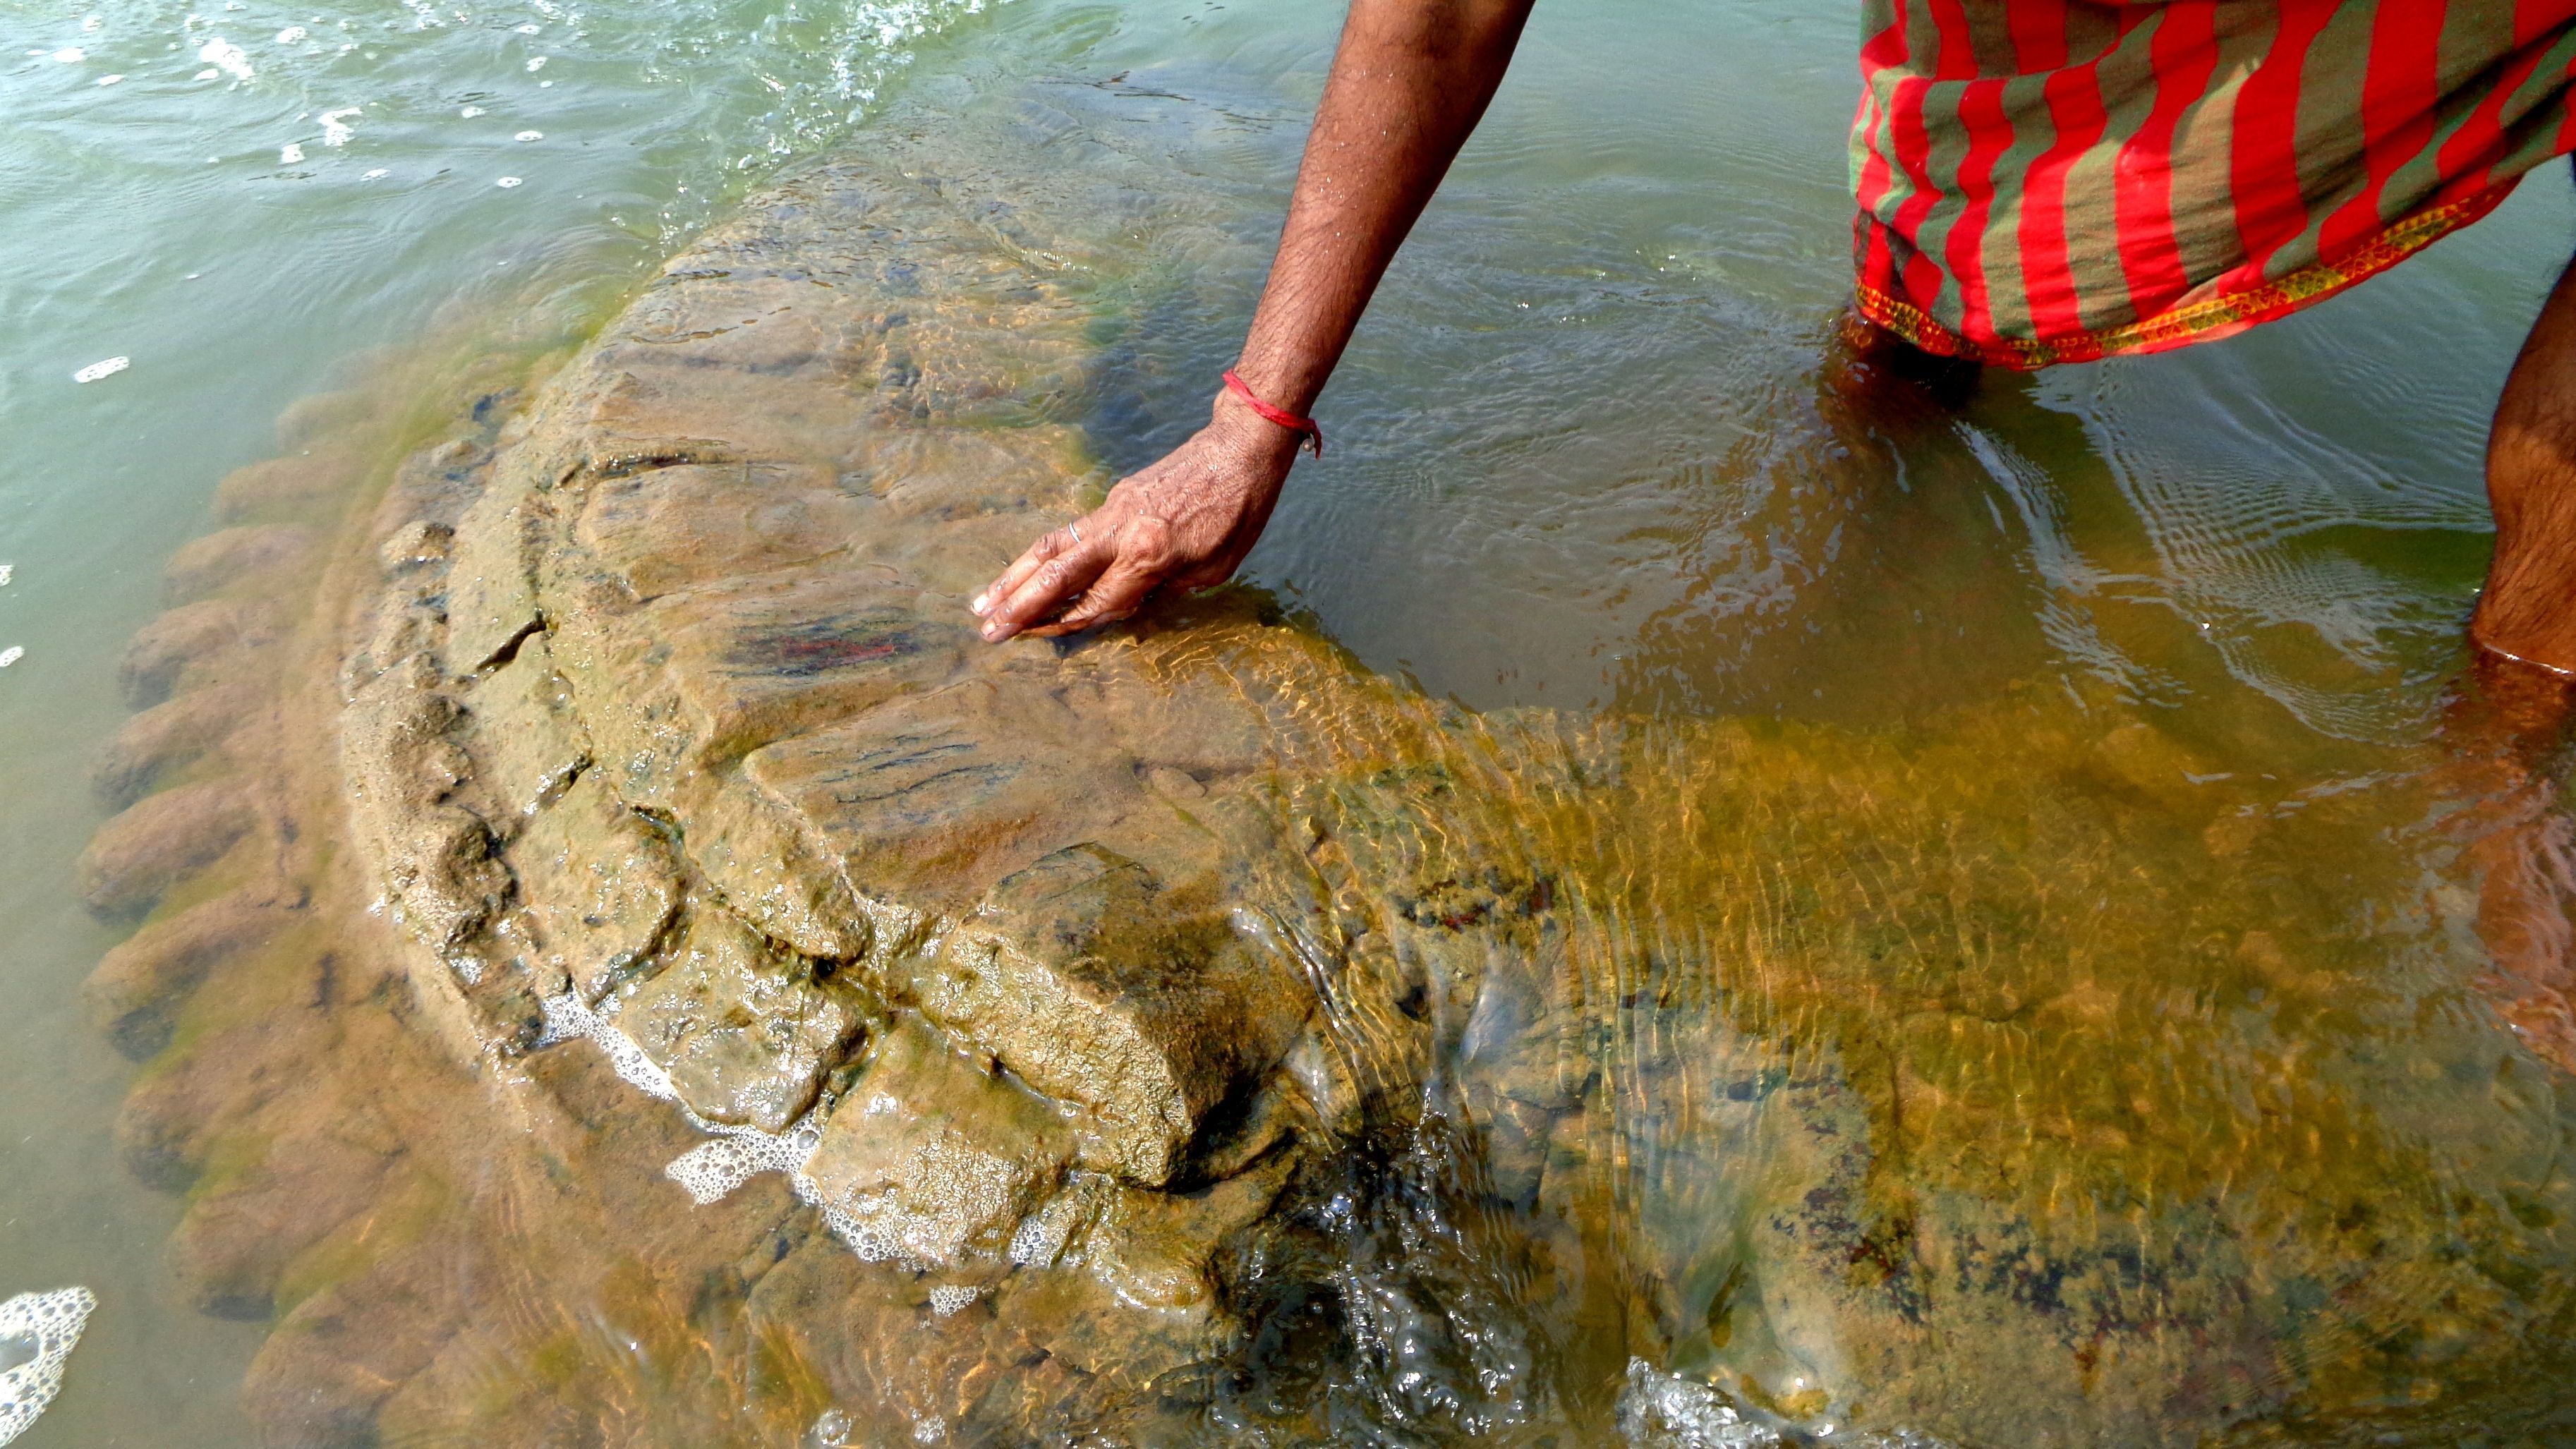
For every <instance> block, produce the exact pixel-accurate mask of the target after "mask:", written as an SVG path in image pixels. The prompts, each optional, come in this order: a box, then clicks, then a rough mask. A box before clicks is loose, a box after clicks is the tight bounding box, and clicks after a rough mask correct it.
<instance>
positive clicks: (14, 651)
mask: <svg viewBox="0 0 2576 1449" xmlns="http://www.w3.org/2000/svg"><path fill="white" fill-rule="evenodd" d="M26 657H27V651H26V649H25V647H24V646H22V645H17V644H12V645H10V646H9V647H8V648H6V649H0V669H6V668H8V667H9V666H10V665H12V664H15V663H17V662H18V661H19V660H21V659H24V658H26Z"/></svg>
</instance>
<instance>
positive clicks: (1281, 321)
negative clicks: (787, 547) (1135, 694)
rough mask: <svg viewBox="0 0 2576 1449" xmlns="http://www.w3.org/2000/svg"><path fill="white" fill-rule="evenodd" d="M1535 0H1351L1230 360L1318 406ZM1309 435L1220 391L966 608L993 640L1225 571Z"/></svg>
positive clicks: (1300, 407) (1295, 403)
mask: <svg viewBox="0 0 2576 1449" xmlns="http://www.w3.org/2000/svg"><path fill="white" fill-rule="evenodd" d="M1530 4H1531V0H1352V4H1351V9H1350V16H1349V18H1348V19H1347V20H1346V21H1344V22H1343V25H1342V40H1341V47H1340V49H1339V50H1338V51H1337V52H1336V53H1335V54H1334V56H1333V69H1332V74H1331V75H1330V76H1329V77H1328V78H1327V79H1326V81H1325V83H1324V100H1323V104H1322V106H1321V107H1320V108H1318V109H1317V111H1316V113H1315V129H1314V132H1313V134H1312V135H1310V136H1309V137H1308V138H1307V141H1306V159H1305V162H1304V164H1302V165H1301V166H1300V167H1299V168H1298V171H1297V191H1296V195H1295V197H1294V199H1293V200H1292V201H1291V202H1290V204H1289V208H1288V224H1287V226H1286V228H1285V230H1283V231H1282V233H1281V234H1280V238H1279V255H1278V257H1277V259H1276V260H1275V261H1273V262H1272V264H1271V268H1270V282H1269V285H1268V286H1267V287H1265V288H1264V289H1263V290H1262V293H1261V306H1260V308H1259V310H1258V311H1257V312H1255V313H1254V314H1253V319H1252V331H1251V333H1250V335H1249V336H1247V337H1246V338H1245V340H1244V344H1243V355H1242V359H1241V360H1240V361H1239V362H1237V363H1236V365H1235V371H1236V373H1237V374H1239V375H1240V376H1241V377H1242V378H1243V380H1244V382H1245V383H1247V384H1249V385H1250V387H1251V388H1252V391H1253V393H1254V394H1255V395H1256V396H1258V397H1260V398H1261V399H1262V400H1263V401H1264V402H1266V403H1268V404H1270V405H1271V406H1272V407H1275V408H1279V409H1283V410H1285V411H1287V412H1290V413H1296V414H1300V415H1303V414H1306V413H1309V412H1311V411H1312V410H1313V408H1314V403H1315V399H1316V397H1317V395H1319V394H1320V393H1322V392H1323V390H1324V382H1325V379H1327V378H1329V377H1331V376H1332V372H1333V364H1334V363H1336V362H1338V361H1340V360H1341V356H1342V349H1343V348H1344V347H1346V346H1348V345H1349V344H1350V340H1351V331H1352V329H1353V328H1355V327H1357V326H1358V325H1359V320H1360V313H1361V312H1362V311H1364V310H1366V308H1367V307H1368V301H1369V295H1370V294H1371V293H1372V292H1374V291H1376V290H1377V283H1378V278H1379V277H1381V276H1383V275H1385V273H1386V266H1387V263H1388V262H1389V261H1391V260H1393V259H1394V257H1395V250H1396V248H1397V247H1399V246H1401V245H1402V244H1403V242H1404V237H1405V233H1406V232H1408V231H1410V230H1412V228H1413V222H1414V219H1415V218H1416V217H1419V216H1420V215H1421V214H1422V208H1423V207H1424V206H1425V205H1426V204H1428V203H1429V202H1430V200H1431V194H1432V192H1433V191H1434V190H1436V189H1438V187H1439V185H1440V178H1441V177H1442V176H1444V175H1446V174H1447V173H1448V170H1449V163H1450V162H1451V161H1452V160H1454V159H1456V157H1457V155H1458V148H1459V147H1460V146H1462V145H1464V144H1466V140H1467V135H1468V133H1469V132H1471V131H1473V130H1474V129H1475V128H1476V122H1477V120H1478V119H1479V118H1481V117H1482V116H1483V115H1484V113H1485V106H1486V104H1487V103H1488V102H1489V101H1491V100H1492V99H1493V97H1494V90H1495V88H1496V87H1497V86H1499V85H1501V84H1502V79H1503V70H1504V68H1505V67H1506V66H1508V65H1509V64H1510V63H1511V57H1512V47H1513V45H1514V44H1515V43H1516V42H1518V40H1519V39H1520V33H1521V25H1522V22H1523V21H1525V20H1526V19H1527V18H1528V16H1529V10H1530ZM1300 441H1301V437H1300V435H1299V434H1297V433H1294V432H1291V431H1290V430H1288V429H1287V428H1284V427H1282V426H1280V425H1278V424H1276V423H1271V422H1267V421H1264V420H1263V419H1262V417H1261V416H1260V414H1258V413H1257V412H1255V411H1254V410H1253V409H1252V408H1251V407H1250V406H1249V405H1248V404H1246V403H1244V402H1243V401H1242V400H1241V399H1239V398H1236V397H1235V396H1233V395H1232V394H1231V393H1228V392H1223V391H1219V392H1218V393H1217V394H1216V400H1215V402H1214V404H1213V406H1212V408H1211V411H1210V414H1209V418H1208V424H1207V426H1206V427H1204V428H1201V429H1200V430H1199V431H1198V432H1197V433H1196V434H1195V435H1193V436H1192V437H1191V438H1190V440H1189V441H1188V442H1185V443H1183V444H1182V445H1181V446H1180V447H1178V448H1176V449H1174V450H1173V451H1172V452H1171V454H1170V455H1169V456H1167V457H1165V458H1164V459H1163V460H1162V461H1160V462H1158V463H1156V464H1154V465H1153V466H1151V467H1149V468H1147V469H1145V470H1144V471H1142V472H1140V473H1137V474H1136V475H1134V476H1133V477H1130V478H1128V479H1126V480H1124V481H1122V482H1120V483H1119V484H1118V486H1117V487H1115V488H1112V489H1111V490H1110V491H1109V499H1108V501H1107V502H1105V503H1103V504H1102V505H1101V506H1100V507H1099V508H1098V509H1097V510H1096V511H1094V512H1093V513H1091V514H1090V515H1089V516H1088V517H1085V518H1083V519H1081V520H1080V521H1079V522H1077V523H1076V524H1074V525H1073V526H1072V527H1070V528H1062V529H1057V530H1056V531H1055V532H1053V533H1050V534H1048V535H1046V536H1045V537H1043V538H1041V539H1039V540H1038V541H1037V542H1036V543H1033V544H1031V545H1030V546H1029V548H1028V551H1027V552H1025V553H1023V554H1021V555H1020V557H1019V559H1018V560H1017V561H1016V562H1014V563H1013V564H1012V565H1011V566H1010V568H1009V569H1007V570H1005V571H1004V572H1003V574H1002V576H1001V577H1000V578H998V579H995V580H994V581H993V582H992V583H991V584H990V585H988V586H986V588H985V589H984V591H983V592H981V593H979V594H977V595H976V596H975V598H974V601H973V603H972V604H971V605H970V606H969V607H970V608H971V609H972V610H973V611H974V613H975V614H976V615H977V616H978V617H980V618H982V619H983V621H984V624H983V633H984V637H985V638H986V639H987V640H990V641H993V642H996V643H998V642H1000V641H1001V640H1004V639H1008V638H1010V637H1011V636H1012V635H1014V634H1018V633H1022V632H1027V633H1034V634H1068V633H1072V632H1074V631H1076V630H1080V629H1088V628H1091V627H1093V626H1095V625H1099V624H1105V623H1108V622H1110V621H1112V620H1115V619H1123V618H1125V617H1127V616H1128V615H1129V614H1132V613H1134V612H1136V610H1137V608H1138V607H1139V606H1140V605H1142V604H1143V603H1144V601H1145V599H1146V596H1147V595H1149V594H1151V593H1152V592H1153V591H1154V590H1155V589H1157V588H1159V587H1161V586H1163V585H1166V584H1170V585H1174V586H1177V587H1180V588H1184V589H1193V588H1206V587H1209V586H1211V585H1214V584H1219V583H1222V582H1224V581H1225V580H1226V579H1227V578H1228V577H1229V576H1231V575H1232V574H1233V573H1234V570H1235V566H1236V565H1238V564H1240V563H1242V562H1243V556H1244V555H1245V554H1247V553H1250V552H1251V551H1252V545H1253V543H1254V541H1255V540H1257V539H1258V538H1260V537H1261V529H1262V526H1263V525H1264V524H1266V523H1268V522H1269V521H1270V509H1271V505H1272V504H1274V503H1276V502H1277V501H1278V498H1279V486H1280V484H1281V483H1282V482H1284V481H1286V479H1287V476H1288V467H1289V464H1290V463H1292V462H1293V461H1295V459H1296V456H1297V446H1298V444H1299V442H1300Z"/></svg>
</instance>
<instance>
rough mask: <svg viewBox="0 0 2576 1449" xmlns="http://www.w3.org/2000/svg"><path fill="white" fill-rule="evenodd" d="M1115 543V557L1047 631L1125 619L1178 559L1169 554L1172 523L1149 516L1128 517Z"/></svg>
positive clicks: (1059, 631) (1062, 631)
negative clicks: (1116, 550) (1116, 553)
mask: <svg viewBox="0 0 2576 1449" xmlns="http://www.w3.org/2000/svg"><path fill="white" fill-rule="evenodd" d="M1118 545H1119V546H1118V556H1117V557H1116V558H1115V559H1113V560H1111V561H1110V563H1109V565H1108V567H1107V569H1106V570H1104V571H1103V572H1102V574H1101V575H1100V577H1099V579H1098V580H1097V581H1095V582H1094V583H1093V584H1092V585H1091V587H1090V589H1089V590H1088V591H1087V592H1085V593H1084V594H1083V596H1082V597H1081V598H1079V599H1077V600H1075V601H1074V603H1073V606H1072V608H1070V609H1069V610H1067V611H1066V613H1065V616H1064V617H1063V618H1062V619H1060V620H1058V621H1056V622H1055V623H1054V624H1052V625H1050V626H1048V630H1047V632H1048V633H1049V634H1051V635H1053V634H1070V633H1073V632H1074V631H1076V630H1079V629H1089V628H1092V627H1094V626H1096V625H1100V624H1106V623H1108V622H1110V621H1111V620H1113V619H1124V618H1126V617H1127V616H1128V615H1130V614H1132V613H1135V612H1136V609H1137V606H1138V605H1140V604H1142V603H1144V602H1145V596H1146V595H1147V594H1150V593H1152V592H1153V591H1154V586H1155V585H1157V584H1160V583H1161V582H1163V580H1165V579H1167V578H1169V577H1171V574H1172V568H1173V565H1174V564H1175V563H1176V562H1177V560H1175V559H1174V558H1173V557H1172V530H1171V526H1170V525H1169V524H1167V523H1165V522H1164V521H1163V520H1161V519H1159V518H1155V517H1152V516H1151V515H1147V516H1144V517H1138V518H1131V519H1129V520H1127V526H1126V527H1125V528H1123V529H1121V530H1120V531H1119V535H1118Z"/></svg>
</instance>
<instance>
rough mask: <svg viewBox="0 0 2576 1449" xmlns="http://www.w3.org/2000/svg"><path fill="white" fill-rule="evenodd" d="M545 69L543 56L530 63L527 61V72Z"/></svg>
mask: <svg viewBox="0 0 2576 1449" xmlns="http://www.w3.org/2000/svg"><path fill="white" fill-rule="evenodd" d="M545 68H546V57H544V56H542V55H541V56H538V57H537V58H536V59H534V60H532V61H529V62H528V69H529V70H531V71H539V70H544V69H545Z"/></svg>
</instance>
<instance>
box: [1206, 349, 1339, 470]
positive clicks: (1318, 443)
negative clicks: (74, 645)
mask: <svg viewBox="0 0 2576 1449" xmlns="http://www.w3.org/2000/svg"><path fill="white" fill-rule="evenodd" d="M1225 390H1226V391H1227V392H1230V393H1233V394H1234V395H1235V396H1236V397H1239V398H1241V399H1243V400H1244V401H1245V402H1246V403H1248V404H1250V405H1251V407H1252V410H1253V411H1254V412H1256V413H1259V414H1261V417H1262V420H1263V421H1264V422H1272V423H1277V424H1278V425H1279V426H1281V427H1283V428H1286V429H1287V430H1288V431H1290V432H1292V433H1304V434H1305V435H1306V443H1305V446H1307V447H1310V448H1313V449H1314V450H1315V456H1316V457H1318V458H1321V457H1322V456H1324V430H1323V429H1322V428H1319V427H1317V426H1315V420H1314V419H1313V418H1301V417H1299V416H1297V415H1296V414H1295V413H1292V412H1290V411H1288V410H1287V409H1286V408H1274V407H1272V406H1271V405H1270V404H1268V403H1266V402H1263V401H1262V400H1261V399H1260V397H1259V396H1258V395H1256V394H1255V393H1254V392H1253V390H1252V384H1250V383H1248V382H1245V381H1244V380H1243V379H1242V378H1239V377H1237V376H1235V375H1234V369H1233V368H1230V367H1229V368H1227V369H1226V370H1225Z"/></svg>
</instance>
